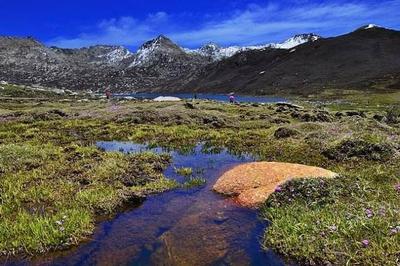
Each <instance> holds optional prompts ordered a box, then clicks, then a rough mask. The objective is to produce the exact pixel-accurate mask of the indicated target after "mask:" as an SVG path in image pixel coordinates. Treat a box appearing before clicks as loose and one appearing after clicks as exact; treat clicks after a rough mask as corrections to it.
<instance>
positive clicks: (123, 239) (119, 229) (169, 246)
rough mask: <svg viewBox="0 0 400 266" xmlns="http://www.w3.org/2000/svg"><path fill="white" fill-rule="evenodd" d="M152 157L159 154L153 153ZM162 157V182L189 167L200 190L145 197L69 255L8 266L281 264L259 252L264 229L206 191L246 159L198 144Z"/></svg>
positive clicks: (104, 145)
mask: <svg viewBox="0 0 400 266" xmlns="http://www.w3.org/2000/svg"><path fill="white" fill-rule="evenodd" d="M97 146H98V147H99V148H101V149H104V150H107V151H120V152H140V151H144V150H148V148H147V147H146V146H145V145H141V144H135V143H131V142H98V143H97ZM152 151H154V152H165V151H163V150H162V149H160V148H155V149H152ZM167 152H168V151H167ZM214 152H215V150H214ZM169 153H170V154H171V155H172V157H173V164H172V165H171V166H170V167H169V168H168V169H167V170H166V172H165V174H166V175H167V176H168V177H169V178H175V179H177V180H178V181H180V182H182V181H183V180H182V177H179V176H177V175H176V174H175V171H174V167H192V168H193V170H194V172H195V173H196V174H197V175H201V176H203V177H204V178H205V179H206V180H207V184H206V185H205V186H203V187H201V188H194V189H190V190H187V189H178V190H174V191H170V192H166V193H163V194H159V195H155V196H150V197H148V198H147V199H146V200H145V201H144V202H142V203H141V204H139V205H138V206H136V207H134V206H133V207H132V208H131V209H129V210H127V211H125V212H123V213H120V214H119V215H117V216H115V217H114V218H112V219H111V220H107V221H104V222H101V223H99V224H98V226H97V229H96V231H95V233H94V235H93V236H92V238H91V240H90V241H88V242H86V243H83V244H81V245H79V246H78V247H76V248H73V249H71V250H67V251H63V252H56V253H52V254H47V255H46V256H45V257H40V258H34V259H31V260H30V261H20V262H15V263H13V264H41V265H43V264H48V265H93V264H97V265H283V263H282V261H281V260H280V259H279V258H278V257H277V256H276V255H275V254H274V253H272V252H263V251H262V250H261V247H260V240H261V236H262V233H263V229H264V228H265V226H266V225H265V224H264V223H263V222H262V221H261V220H260V219H259V218H258V217H257V213H256V211H254V210H249V209H245V208H241V207H240V206H238V205H237V204H235V202H233V201H232V200H230V199H227V198H224V197H222V196H220V195H218V194H216V193H214V192H212V191H211V188H212V185H213V184H214V183H215V181H216V179H217V178H218V177H219V176H220V175H221V174H222V173H223V172H224V171H226V170H227V169H229V168H231V167H233V166H235V165H237V164H239V163H243V162H248V161H252V158H251V157H249V156H239V157H238V156H234V155H231V154H229V153H228V152H227V151H225V150H222V151H220V152H219V153H210V152H209V151H205V150H204V148H202V146H201V145H199V146H197V147H196V148H195V149H194V150H193V151H192V152H189V153H186V154H182V153H179V152H176V151H169Z"/></svg>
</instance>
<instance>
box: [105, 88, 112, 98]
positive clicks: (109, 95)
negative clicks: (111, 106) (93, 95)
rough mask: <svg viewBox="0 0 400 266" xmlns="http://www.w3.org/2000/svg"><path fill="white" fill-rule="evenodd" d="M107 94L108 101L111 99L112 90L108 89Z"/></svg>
mask: <svg viewBox="0 0 400 266" xmlns="http://www.w3.org/2000/svg"><path fill="white" fill-rule="evenodd" d="M105 94H106V98H107V100H109V99H111V90H110V88H107V89H106V90H105Z"/></svg>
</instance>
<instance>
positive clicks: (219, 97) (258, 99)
mask: <svg viewBox="0 0 400 266" xmlns="http://www.w3.org/2000/svg"><path fill="white" fill-rule="evenodd" d="M158 96H173V97H178V98H181V99H192V98H193V97H194V94H193V93H171V94H166V93H132V94H114V95H113V97H116V98H124V97H134V98H138V99H154V98H157V97H158ZM197 99H207V100H214V101H220V102H228V101H229V96H228V95H227V94H209V93H198V94H197ZM235 100H236V101H237V102H250V103H276V102H286V101H287V100H286V99H285V98H282V97H264V96H243V95H235Z"/></svg>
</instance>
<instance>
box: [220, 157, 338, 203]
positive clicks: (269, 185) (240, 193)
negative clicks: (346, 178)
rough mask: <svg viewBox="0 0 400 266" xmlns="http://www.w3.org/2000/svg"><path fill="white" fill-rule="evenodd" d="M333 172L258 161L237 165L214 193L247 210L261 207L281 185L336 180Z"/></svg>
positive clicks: (223, 176)
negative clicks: (234, 198)
mask: <svg viewBox="0 0 400 266" xmlns="http://www.w3.org/2000/svg"><path fill="white" fill-rule="evenodd" d="M336 175H337V174H336V173H334V172H331V171H329V170H326V169H323V168H318V167H313V166H307V165H301V164H291V163H279V162H255V163H246V164H241V165H239V166H236V167H234V168H232V169H230V170H229V171H227V172H225V173H224V174H223V175H222V176H221V177H220V178H219V179H218V180H217V182H216V183H215V185H214V187H213V189H214V191H216V192H218V193H221V194H224V195H227V196H232V197H236V199H237V201H238V202H239V203H240V204H241V205H243V206H246V207H259V206H260V205H261V204H262V203H264V202H265V201H266V200H267V198H268V196H269V195H270V194H271V193H273V192H274V191H275V190H276V189H277V187H278V189H279V185H281V184H283V183H285V182H286V181H288V180H291V179H294V178H317V177H327V178H331V177H335V176H336Z"/></svg>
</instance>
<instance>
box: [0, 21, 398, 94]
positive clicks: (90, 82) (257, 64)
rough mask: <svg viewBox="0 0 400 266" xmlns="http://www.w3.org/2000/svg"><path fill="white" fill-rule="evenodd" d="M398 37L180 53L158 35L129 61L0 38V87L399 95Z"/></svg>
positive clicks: (371, 31) (115, 50) (121, 55)
mask: <svg viewBox="0 0 400 266" xmlns="http://www.w3.org/2000/svg"><path fill="white" fill-rule="evenodd" d="M399 47H400V32H399V31H395V30H390V29H386V28H383V27H379V26H376V25H372V24H371V25H367V26H363V27H361V28H359V29H357V30H355V31H353V32H350V33H348V34H345V35H342V36H337V37H331V38H322V37H320V36H318V35H315V34H311V33H310V34H301V35H296V36H294V37H292V38H290V39H288V40H287V41H285V42H283V43H277V44H274V43H271V44H265V45H259V46H246V47H240V46H232V47H220V46H218V45H217V44H214V43H208V44H206V45H204V46H203V47H201V48H199V49H187V48H182V47H180V46H178V45H177V44H175V43H174V42H172V41H171V40H170V39H169V38H167V37H165V36H163V35H161V36H159V37H157V38H155V39H153V40H150V41H148V42H146V43H144V44H143V45H142V46H141V47H140V48H139V49H138V50H137V51H136V52H135V53H132V52H131V51H129V50H128V49H126V48H124V47H122V46H110V45H97V46H92V47H88V48H79V49H63V48H57V47H47V46H45V45H43V44H42V43H40V42H38V41H37V40H35V39H33V38H15V37H0V80H3V81H7V82H11V83H17V84H27V85H32V84H37V85H42V86H48V87H57V88H65V89H72V90H92V91H103V90H104V89H105V88H107V87H109V88H111V90H113V91H118V92H139V91H140V92H144V91H146V92H155V91H161V92H177V91H187V92H193V91H198V92H231V91H236V92H240V93H243V94H271V93H278V92H279V93H297V94H299V93H301V94H303V93H304V94H308V93H315V92H318V91H322V90H323V89H327V88H334V89H400V51H399Z"/></svg>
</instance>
